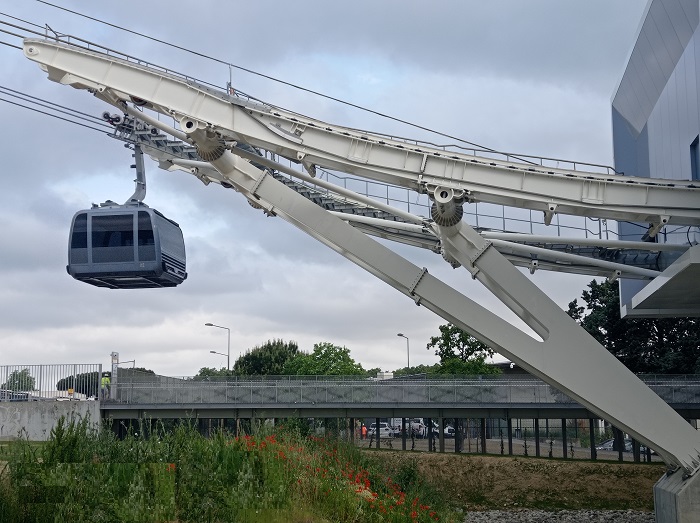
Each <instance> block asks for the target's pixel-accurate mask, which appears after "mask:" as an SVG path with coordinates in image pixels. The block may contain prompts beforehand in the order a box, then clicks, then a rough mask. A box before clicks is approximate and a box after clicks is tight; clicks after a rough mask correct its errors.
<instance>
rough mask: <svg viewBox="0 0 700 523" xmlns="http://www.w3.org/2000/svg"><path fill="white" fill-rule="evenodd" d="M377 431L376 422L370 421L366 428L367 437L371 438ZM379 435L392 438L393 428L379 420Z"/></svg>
mask: <svg viewBox="0 0 700 523" xmlns="http://www.w3.org/2000/svg"><path fill="white" fill-rule="evenodd" d="M376 432H377V424H376V423H372V424H370V426H369V429H368V430H367V437H369V438H372V437H374V435H375V434H376ZM379 437H380V438H393V437H394V429H392V428H391V427H390V426H389V424H388V423H385V422H383V421H381V422H380V423H379Z"/></svg>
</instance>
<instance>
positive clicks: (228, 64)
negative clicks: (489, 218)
mask: <svg viewBox="0 0 700 523" xmlns="http://www.w3.org/2000/svg"><path fill="white" fill-rule="evenodd" d="M36 1H37V2H39V3H41V4H45V5H48V6H50V7H53V8H55V9H60V10H62V11H66V12H68V13H71V14H73V15H76V16H80V17H82V18H86V19H88V20H92V21H94V22H97V23H100V24H104V25H107V26H109V27H113V28H115V29H119V30H120V31H125V32H127V33H130V34H133V35H136V36H140V37H141V38H146V39H148V40H152V41H154V42H157V43H159V44H163V45H166V46H169V47H173V48H175V49H178V50H180V51H184V52H186V53H190V54H193V55H195V56H198V57H200V58H205V59H207V60H211V61H213V62H216V63H219V64H223V65H227V66H228V67H233V68H235V69H238V70H240V71H244V72H247V73H249V74H252V75H255V76H259V77H261V78H265V79H267V80H271V81H273V82H277V83H280V84H283V85H286V86H288V87H292V88H294V89H298V90H300V91H304V92H307V93H309V94H313V95H315V96H320V97H322V98H325V99H327V100H332V101H334V102H338V103H340V104H343V105H347V106H349V107H353V108H355V109H359V110H361V111H365V112H368V113H370V114H374V115H376V116H380V117H382V118H387V119H389V120H393V121H395V122H398V123H402V124H404V125H408V126H411V127H414V128H416V129H420V130H422V131H428V132H430V133H433V134H436V135H438V136H443V137H445V138H449V139H451V140H457V141H458V142H461V143H465V144H468V145H471V146H472V147H478V148H479V149H482V150H484V151H489V152H492V153H499V154H503V153H501V152H500V151H496V150H495V149H491V148H490V147H485V146H483V145H479V144H477V143H474V142H470V141H468V140H464V139H462V138H458V137H456V136H453V135H450V134H446V133H442V132H440V131H436V130H434V129H431V128H429V127H425V126H423V125H419V124H416V123H412V122H409V121H408V120H403V119H401V118H397V117H395V116H391V115H388V114H386V113H382V112H380V111H376V110H374V109H370V108H368V107H364V106H362V105H358V104H354V103H352V102H347V101H345V100H342V99H340V98H336V97H334V96H330V95H327V94H324V93H321V92H319V91H314V90H313V89H309V88H307V87H302V86H300V85H297V84H293V83H291V82H287V81H285V80H281V79H279V78H276V77H274V76H270V75H267V74H264V73H259V72H257V71H254V70H252V69H248V68H246V67H243V66H240V65H236V64H232V63H231V62H227V61H225V60H221V59H219V58H215V57H213V56H210V55H206V54H204V53H200V52H198V51H193V50H192V49H189V48H187V47H182V46H179V45H177V44H173V43H170V42H166V41H165V40H160V39H158V38H155V37H153V36H149V35H146V34H144V33H139V32H138V31H134V30H132V29H128V28H126V27H123V26H120V25H117V24H113V23H111V22H107V21H105V20H101V19H99V18H95V17H92V16H89V15H86V14H84V13H81V12H79V11H74V10H72V9H68V8H66V7H63V6H60V5H56V4H52V3H51V2H47V1H46V0H36ZM513 158H516V159H518V160H520V161H522V162H525V163H533V162H532V161H530V160H526V159H523V158H517V157H515V156H513Z"/></svg>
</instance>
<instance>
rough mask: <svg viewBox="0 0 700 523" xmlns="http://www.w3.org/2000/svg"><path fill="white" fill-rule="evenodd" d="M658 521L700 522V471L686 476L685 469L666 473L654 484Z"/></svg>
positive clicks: (667, 522) (673, 522) (660, 522)
mask: <svg viewBox="0 0 700 523" xmlns="http://www.w3.org/2000/svg"><path fill="white" fill-rule="evenodd" d="M654 511H655V512H656V523H698V522H700V473H696V474H695V475H693V476H691V477H689V478H685V477H684V472H683V470H682V469H681V470H677V471H676V472H674V473H673V474H668V475H666V474H665V475H664V476H663V477H662V478H661V479H660V480H659V481H657V482H656V485H654Z"/></svg>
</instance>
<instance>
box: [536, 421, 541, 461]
mask: <svg viewBox="0 0 700 523" xmlns="http://www.w3.org/2000/svg"><path fill="white" fill-rule="evenodd" d="M535 456H536V457H538V458H539V457H540V420H539V418H535Z"/></svg>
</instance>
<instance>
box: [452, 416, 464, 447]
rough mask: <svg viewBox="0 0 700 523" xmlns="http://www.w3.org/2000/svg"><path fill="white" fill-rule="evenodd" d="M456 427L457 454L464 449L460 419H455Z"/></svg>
mask: <svg viewBox="0 0 700 523" xmlns="http://www.w3.org/2000/svg"><path fill="white" fill-rule="evenodd" d="M454 424H455V425H454V427H455V454H459V453H460V452H461V451H462V427H461V426H460V419H459V418H455V419H454Z"/></svg>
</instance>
